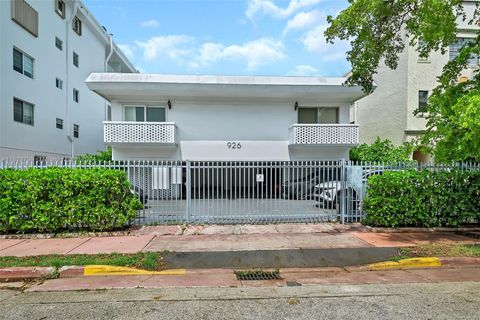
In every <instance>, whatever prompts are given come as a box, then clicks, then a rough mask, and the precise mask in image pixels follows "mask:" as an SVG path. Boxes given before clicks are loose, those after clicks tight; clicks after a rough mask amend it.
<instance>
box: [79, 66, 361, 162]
mask: <svg viewBox="0 0 480 320" xmlns="http://www.w3.org/2000/svg"><path fill="white" fill-rule="evenodd" d="M344 81H345V78H321V77H248V76H172V75H155V74H115V73H94V74H92V75H90V77H88V79H87V80H86V83H87V86H88V87H89V88H90V89H91V90H92V91H95V92H96V93H98V94H99V95H100V96H102V97H104V98H106V99H107V100H109V101H110V102H111V105H112V121H106V122H105V123H104V125H103V128H104V141H105V144H106V145H109V146H112V149H113V158H114V160H136V159H141V160H198V161H210V160H212V161H256V160H259V161H260V160H261V161H287V160H335V159H348V151H349V149H350V148H351V147H352V146H355V145H357V144H358V141H359V138H358V137H359V129H358V125H352V124H349V123H350V119H349V110H350V105H351V104H352V103H353V101H356V100H358V99H359V98H361V97H363V96H364V94H363V93H362V90H361V88H359V87H347V86H344V85H343V83H344Z"/></svg>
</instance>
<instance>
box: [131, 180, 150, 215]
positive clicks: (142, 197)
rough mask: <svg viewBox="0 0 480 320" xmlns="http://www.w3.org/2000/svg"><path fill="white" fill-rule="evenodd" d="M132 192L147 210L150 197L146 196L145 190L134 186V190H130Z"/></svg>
mask: <svg viewBox="0 0 480 320" xmlns="http://www.w3.org/2000/svg"><path fill="white" fill-rule="evenodd" d="M130 192H131V193H132V194H134V195H136V196H137V197H138V200H140V202H141V203H142V205H143V208H144V209H146V208H147V206H146V204H147V202H148V196H147V195H145V193H144V192H143V189H142V188H140V187H137V186H134V187H133V188H130Z"/></svg>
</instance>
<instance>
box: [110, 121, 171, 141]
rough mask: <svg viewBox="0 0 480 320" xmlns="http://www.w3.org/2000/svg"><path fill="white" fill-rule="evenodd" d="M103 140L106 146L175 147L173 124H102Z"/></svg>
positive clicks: (117, 122) (113, 122)
mask: <svg viewBox="0 0 480 320" xmlns="http://www.w3.org/2000/svg"><path fill="white" fill-rule="evenodd" d="M103 140H104V142H105V144H107V145H119V144H120V145H122V144H161V145H169V146H174V145H176V126H175V123H174V122H126V121H123V122H120V121H104V122H103Z"/></svg>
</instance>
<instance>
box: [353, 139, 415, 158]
mask: <svg viewBox="0 0 480 320" xmlns="http://www.w3.org/2000/svg"><path fill="white" fill-rule="evenodd" d="M412 151H413V145H412V144H410V143H404V144H403V145H401V146H398V147H396V146H394V145H393V143H392V142H391V141H390V140H388V139H386V140H383V141H382V140H380V138H379V137H377V139H376V140H375V142H374V143H372V144H370V145H369V144H366V143H364V144H361V145H359V146H357V147H355V148H352V149H351V150H350V160H352V161H368V162H374V161H379V162H391V163H393V162H405V161H410V160H411V159H412Z"/></svg>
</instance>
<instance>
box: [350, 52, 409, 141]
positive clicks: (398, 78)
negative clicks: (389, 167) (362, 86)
mask: <svg viewBox="0 0 480 320" xmlns="http://www.w3.org/2000/svg"><path fill="white" fill-rule="evenodd" d="M407 65H408V55H407V51H404V52H403V53H401V54H400V60H399V62H398V68H397V69H396V70H391V69H390V68H388V67H386V66H384V67H381V68H379V70H378V74H377V75H375V76H374V80H375V83H376V84H377V88H376V89H375V91H374V92H373V93H372V94H371V95H369V96H366V97H365V98H363V99H360V100H359V101H357V103H356V106H355V108H356V111H355V114H356V115H355V119H354V121H355V123H357V124H359V125H360V143H372V142H373V141H375V139H376V138H377V137H378V136H380V137H381V138H382V139H386V138H388V139H390V140H391V141H392V142H393V143H395V144H399V143H401V142H402V141H403V138H404V137H403V131H404V129H405V127H406V125H407V114H406V113H407V111H406V101H407V91H406V89H405V88H406V87H407V84H408V74H407V70H408V68H407Z"/></svg>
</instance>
